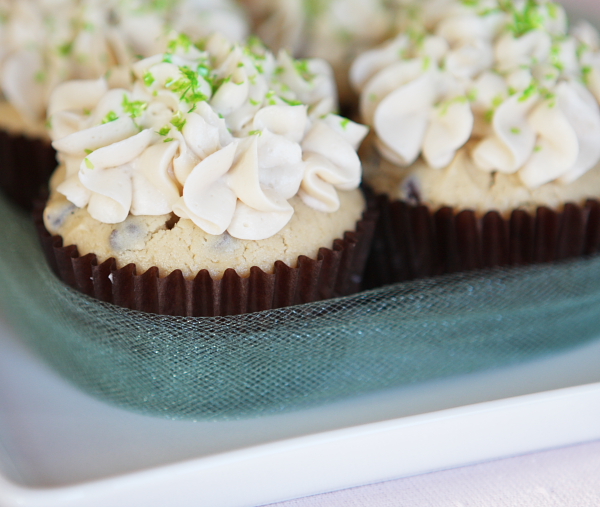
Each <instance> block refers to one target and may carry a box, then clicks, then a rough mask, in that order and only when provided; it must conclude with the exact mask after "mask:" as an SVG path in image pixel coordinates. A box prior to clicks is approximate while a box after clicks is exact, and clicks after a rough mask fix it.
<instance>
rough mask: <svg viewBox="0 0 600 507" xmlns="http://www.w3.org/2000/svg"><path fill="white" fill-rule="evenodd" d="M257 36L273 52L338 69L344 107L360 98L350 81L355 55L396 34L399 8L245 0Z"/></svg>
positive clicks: (334, 0) (376, 0)
mask: <svg viewBox="0 0 600 507" xmlns="http://www.w3.org/2000/svg"><path fill="white" fill-rule="evenodd" d="M242 3H243V4H244V5H245V6H246V7H247V8H248V11H249V13H250V16H251V18H252V20H253V24H254V29H255V31H256V32H257V33H258V35H259V36H260V37H261V38H262V39H263V40H264V41H265V42H266V43H267V44H268V45H269V47H271V48H272V49H274V50H278V49H280V48H285V49H288V50H290V51H291V52H292V54H293V55H295V56H297V57H302V58H323V59H324V60H327V61H328V62H329V63H330V64H331V65H332V67H333V69H334V71H335V76H336V81H337V83H338V88H339V93H340V102H341V104H342V107H343V108H345V109H347V110H349V111H351V112H352V110H353V108H354V104H355V102H356V96H355V94H354V92H353V91H352V89H351V87H350V85H349V82H348V71H349V68H350V65H351V63H352V61H353V59H354V58H355V57H356V56H357V55H358V54H359V53H360V52H362V51H365V50H367V49H369V48H371V47H373V46H375V45H377V44H379V43H381V42H383V41H384V40H385V39H387V38H388V37H389V36H390V35H391V34H393V33H394V26H395V24H396V22H397V20H396V15H395V14H396V12H397V7H396V6H395V5H393V4H390V2H385V1H384V0H368V1H365V0H350V1H348V0H316V1H314V0H275V1H270V0H242Z"/></svg>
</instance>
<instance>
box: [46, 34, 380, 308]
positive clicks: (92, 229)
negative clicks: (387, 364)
mask: <svg viewBox="0 0 600 507" xmlns="http://www.w3.org/2000/svg"><path fill="white" fill-rule="evenodd" d="M169 48H170V51H169V52H167V53H163V54H159V55H155V56H152V57H150V58H146V59H143V60H141V61H138V62H136V63H135V64H133V65H132V67H131V73H132V75H133V76H134V78H133V83H132V84H131V85H130V86H129V87H127V88H111V87H110V85H109V83H108V82H107V80H106V79H104V78H101V79H99V80H80V81H74V82H67V83H64V84H62V85H59V86H58V87H57V88H56V90H55V92H54V94H53V97H52V100H51V102H50V109H51V110H53V109H55V110H57V112H56V113H54V114H53V115H52V116H51V118H50V120H51V129H50V134H51V136H52V139H53V146H54V148H55V149H56V150H57V152H58V160H59V162H60V165H59V168H58V169H57V171H56V173H55V174H54V175H53V177H52V180H51V196H50V199H49V202H48V204H47V206H46V209H45V210H44V214H43V219H44V224H45V228H46V229H47V230H48V231H49V233H50V234H52V235H55V236H57V237H60V238H61V240H60V243H62V244H64V245H65V246H67V248H62V247H61V246H60V244H57V243H56V240H52V239H50V238H49V237H48V236H46V240H45V241H46V243H45V245H46V251H47V252H48V254H49V258H50V263H51V264H52V266H53V267H54V268H55V271H57V272H58V273H59V275H60V276H61V277H62V278H63V280H64V281H66V282H67V283H69V284H70V285H73V286H74V287H76V288H78V289H80V290H82V291H83V292H86V293H88V294H90V295H95V296H96V297H99V298H100V299H103V300H105V301H110V302H114V303H117V304H120V305H122V306H127V307H130V308H136V309H140V310H145V311H151V312H156V313H168V314H176V315H220V314H221V315H223V314H231V313H244V312H246V311H253V310H262V309H268V308H273V307H278V306H284V305H288V304H294V303H302V302H308V301H313V300H316V299H323V298H325V297H332V296H337V295H345V294H347V293H349V292H351V291H352V290H355V289H356V288H357V286H358V284H359V283H360V275H361V271H362V266H363V265H364V261H365V258H366V249H367V248H368V236H369V227H368V222H369V221H368V220H367V221H364V220H363V213H364V212H365V201H364V198H363V196H362V193H361V192H360V190H358V188H357V187H358V185H359V183H360V180H361V164H360V160H359V158H358V155H357V153H356V149H357V147H358V145H359V144H360V142H361V141H362V139H363V137H364V136H365V135H366V132H367V129H366V127H363V126H361V125H358V124H355V123H353V122H351V121H350V120H347V119H345V118H342V117H340V116H337V115H335V114H333V113H332V111H333V110H334V109H335V107H336V103H335V86H334V81H333V79H332V76H331V70H330V68H329V67H328V65H327V64H326V63H325V62H323V61H319V60H304V61H296V60H293V59H292V58H291V57H290V56H289V55H288V54H287V53H286V52H284V51H282V52H280V53H279V54H278V56H277V57H275V56H274V55H273V54H272V53H270V52H269V51H267V50H266V48H265V47H264V46H263V45H262V44H260V43H259V42H258V41H257V40H256V39H254V38H253V39H251V40H250V41H249V42H248V43H247V44H245V45H239V44H235V43H233V42H231V41H229V40H228V39H226V38H225V37H223V36H220V35H215V36H211V37H210V38H209V39H207V40H206V41H205V43H204V44H203V45H202V48H201V49H200V48H197V47H196V46H194V45H193V44H192V43H191V41H190V39H189V38H188V37H186V36H183V35H180V36H178V37H177V38H175V39H174V40H173V41H172V43H170V44H169ZM357 223H358V225H357ZM71 245H74V246H71ZM74 247H76V250H77V255H76V256H75V257H73V256H74V255H75V254H74ZM173 305H175V306H173Z"/></svg>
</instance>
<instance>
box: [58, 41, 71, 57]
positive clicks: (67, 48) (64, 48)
mask: <svg viewBox="0 0 600 507" xmlns="http://www.w3.org/2000/svg"><path fill="white" fill-rule="evenodd" d="M72 52H73V41H71V42H65V43H64V44H61V45H60V46H58V54H59V55H60V56H69V55H70V54H71V53H72Z"/></svg>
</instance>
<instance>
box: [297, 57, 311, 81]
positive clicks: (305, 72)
mask: <svg viewBox="0 0 600 507" xmlns="http://www.w3.org/2000/svg"><path fill="white" fill-rule="evenodd" d="M308 64H309V61H308V60H296V61H295V62H294V66H295V67H296V71H297V72H298V74H300V76H301V77H302V79H304V81H312V80H313V79H314V78H315V75H314V74H313V73H312V72H311V71H310V69H309V68H308Z"/></svg>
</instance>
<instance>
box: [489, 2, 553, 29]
mask: <svg viewBox="0 0 600 507" xmlns="http://www.w3.org/2000/svg"><path fill="white" fill-rule="evenodd" d="M499 4H500V8H501V9H502V10H503V11H505V12H507V13H508V14H511V15H512V22H511V23H510V24H509V25H508V30H510V31H511V32H512V33H513V34H514V36H515V37H521V36H522V35H525V34H526V33H528V32H531V31H532V30H537V29H539V28H543V26H544V15H543V14H542V13H541V12H540V8H539V6H538V2H537V0H526V1H525V3H524V5H523V7H522V10H519V9H518V8H517V7H515V4H514V2H513V1H512V0H502V1H500V2H499Z"/></svg>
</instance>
